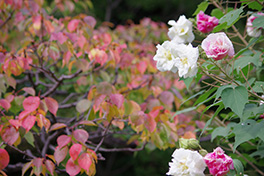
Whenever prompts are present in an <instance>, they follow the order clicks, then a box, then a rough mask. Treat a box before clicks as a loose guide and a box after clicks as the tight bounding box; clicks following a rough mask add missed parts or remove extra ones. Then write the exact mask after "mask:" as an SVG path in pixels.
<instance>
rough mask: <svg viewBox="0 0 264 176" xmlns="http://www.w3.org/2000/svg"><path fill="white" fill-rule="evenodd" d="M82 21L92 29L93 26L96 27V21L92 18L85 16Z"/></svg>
mask: <svg viewBox="0 0 264 176" xmlns="http://www.w3.org/2000/svg"><path fill="white" fill-rule="evenodd" d="M83 21H84V22H85V23H87V24H88V25H89V26H91V27H92V28H94V27H95V25H96V20H95V18H94V17H92V16H86V17H84V18H83Z"/></svg>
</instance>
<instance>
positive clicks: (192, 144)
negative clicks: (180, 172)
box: [188, 139, 201, 150]
mask: <svg viewBox="0 0 264 176" xmlns="http://www.w3.org/2000/svg"><path fill="white" fill-rule="evenodd" d="M188 146H189V148H190V149H194V150H196V149H200V148H201V146H200V145H199V141H198V140H196V139H189V144H188Z"/></svg>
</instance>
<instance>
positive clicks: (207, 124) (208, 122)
mask: <svg viewBox="0 0 264 176" xmlns="http://www.w3.org/2000/svg"><path fill="white" fill-rule="evenodd" d="M217 105H219V107H218V108H217V110H216V111H215V113H214V115H213V117H211V119H209V120H208V121H207V122H206V124H205V126H204V128H203V130H202V132H201V134H200V136H199V138H200V137H201V136H202V134H203V133H204V131H205V130H206V128H207V127H208V126H209V125H210V124H211V122H212V121H213V119H214V118H215V116H217V115H218V114H219V112H220V111H221V110H222V109H223V108H224V104H223V103H222V101H218V102H216V103H214V104H211V105H210V106H208V107H207V108H205V110H204V111H203V112H202V115H203V113H204V112H205V111H207V110H208V109H210V108H211V107H213V106H217ZM202 115H201V116H202Z"/></svg>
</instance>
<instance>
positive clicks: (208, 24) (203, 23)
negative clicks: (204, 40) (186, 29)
mask: <svg viewBox="0 0 264 176" xmlns="http://www.w3.org/2000/svg"><path fill="white" fill-rule="evenodd" d="M218 21H219V20H218V19H217V18H216V17H212V16H209V15H206V14H204V12H203V11H200V12H199V13H198V15H197V28H198V30H199V31H201V32H203V33H208V32H211V31H212V30H213V29H214V27H215V26H217V25H218Z"/></svg>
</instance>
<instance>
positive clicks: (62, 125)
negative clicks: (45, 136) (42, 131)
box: [50, 123, 67, 131]
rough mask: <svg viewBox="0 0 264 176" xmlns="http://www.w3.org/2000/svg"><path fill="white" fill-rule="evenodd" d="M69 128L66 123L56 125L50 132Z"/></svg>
mask: <svg viewBox="0 0 264 176" xmlns="http://www.w3.org/2000/svg"><path fill="white" fill-rule="evenodd" d="M65 127H67V126H66V125H65V124H64V123H55V124H53V125H52V126H51V127H50V131H53V130H58V129H61V128H65Z"/></svg>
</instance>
